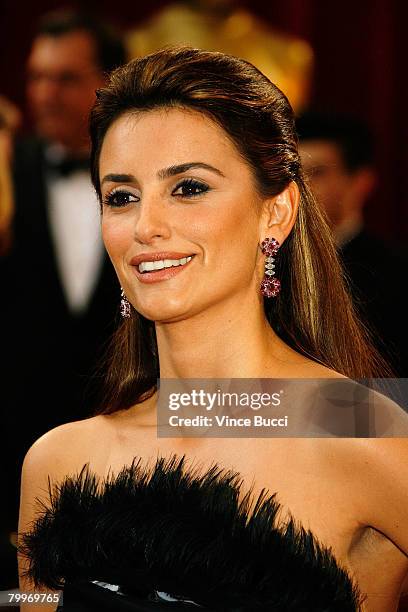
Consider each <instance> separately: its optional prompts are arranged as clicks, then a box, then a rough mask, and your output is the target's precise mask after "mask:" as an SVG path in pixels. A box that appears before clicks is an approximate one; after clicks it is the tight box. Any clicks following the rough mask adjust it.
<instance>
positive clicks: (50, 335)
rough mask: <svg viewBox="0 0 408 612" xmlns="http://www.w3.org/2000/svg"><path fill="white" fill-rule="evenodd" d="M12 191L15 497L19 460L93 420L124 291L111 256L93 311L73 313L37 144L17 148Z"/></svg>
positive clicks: (7, 323)
mask: <svg viewBox="0 0 408 612" xmlns="http://www.w3.org/2000/svg"><path fill="white" fill-rule="evenodd" d="M14 191H15V218H14V228H13V229H14V243H13V248H12V250H11V252H10V253H9V254H8V256H6V257H4V258H3V259H2V261H1V262H0V274H1V284H2V287H3V298H2V301H1V306H0V308H1V322H0V325H1V328H2V329H1V332H2V333H1V335H2V346H3V351H2V354H3V356H4V358H5V359H4V361H5V364H4V367H3V376H2V378H3V381H2V389H3V391H2V422H3V425H4V426H5V427H6V429H7V431H8V436H9V440H8V451H7V452H8V455H9V457H10V462H11V464H13V462H14V463H15V467H14V466H13V465H12V466H11V470H12V478H13V481H16V484H15V485H14V486H15V492H16V495H17V490H18V475H19V471H20V468H21V461H22V458H23V456H24V453H25V452H26V450H27V449H28V447H29V446H30V445H31V444H32V443H33V441H34V440H35V439H36V438H37V437H38V436H40V435H41V434H42V433H44V432H45V431H47V430H49V429H51V428H52V427H55V426H56V425H59V424H61V423H64V422H67V421H72V420H77V419H80V418H84V417H86V416H89V414H90V413H91V411H92V408H93V403H94V402H95V401H96V399H95V398H96V394H97V391H98V387H100V381H98V380H95V381H93V380H92V372H93V371H94V369H95V367H96V365H97V363H98V360H99V359H100V355H101V353H102V351H103V347H104V345H105V344H106V343H107V341H108V339H109V337H110V335H111V333H112V331H113V329H114V327H115V325H116V322H117V316H118V305H119V300H120V291H119V283H118V281H117V278H116V275H115V273H114V269H113V266H112V264H111V262H110V260H109V259H108V257H107V255H105V260H104V263H103V266H102V269H101V273H100V276H99V278H98V281H97V283H96V286H95V290H94V292H93V295H92V298H91V300H90V302H89V306H88V308H87V310H86V311H85V312H84V313H83V314H81V316H76V315H73V314H72V313H71V312H70V311H69V309H68V306H67V304H66V301H65V297H64V293H63V289H62V286H61V282H60V279H59V274H58V270H57V264H56V259H55V253H54V248H53V243H52V238H51V235H50V228H49V225H48V219H47V190H46V183H45V162H44V149H43V145H42V143H41V142H39V141H38V140H29V141H28V140H27V141H22V142H19V143H17V145H16V148H15V152H14ZM3 448H4V445H3ZM16 479H17V480H16Z"/></svg>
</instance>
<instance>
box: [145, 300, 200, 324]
mask: <svg viewBox="0 0 408 612" xmlns="http://www.w3.org/2000/svg"><path fill="white" fill-rule="evenodd" d="M136 310H137V312H139V313H140V314H141V315H142V316H143V317H145V319H149V320H150V321H154V322H155V323H173V322H176V321H182V320H183V319H188V318H189V317H190V316H191V312H190V309H189V308H188V307H187V306H186V304H185V303H162V304H155V305H153V304H149V306H142V305H137V306H136Z"/></svg>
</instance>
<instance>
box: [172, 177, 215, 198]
mask: <svg viewBox="0 0 408 612" xmlns="http://www.w3.org/2000/svg"><path fill="white" fill-rule="evenodd" d="M207 191H209V187H208V185H206V184H205V183H202V182H201V181H197V180H195V179H185V180H184V181H181V182H180V183H179V184H178V185H177V187H176V189H175V190H174V191H173V195H175V196H181V197H183V198H194V197H196V196H199V195H202V194H203V193H206V192H207Z"/></svg>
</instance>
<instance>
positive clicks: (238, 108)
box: [90, 47, 388, 414]
mask: <svg viewBox="0 0 408 612" xmlns="http://www.w3.org/2000/svg"><path fill="white" fill-rule="evenodd" d="M169 107H177V108H185V109H193V110H195V111H198V112H201V113H203V114H205V115H206V116H208V117H209V118H211V119H212V120H213V121H215V122H216V123H217V124H218V125H219V126H221V127H222V129H223V130H224V131H225V132H226V133H227V134H228V136H229V137H230V139H231V140H232V142H233V143H234V144H235V146H236V147H237V149H238V151H239V152H240V154H241V155H242V156H243V158H244V159H245V160H246V161H247V163H248V164H249V166H250V167H251V169H252V171H253V174H254V177H255V179H256V184H257V188H258V191H259V193H260V195H262V196H265V197H271V196H274V195H277V194H279V193H280V192H281V191H283V189H285V187H286V186H287V185H288V184H289V182H290V181H295V182H296V183H297V185H298V187H299V191H300V206H299V212H298V216H297V220H296V222H295V225H294V227H293V230H292V232H291V234H290V235H289V237H288V238H287V239H286V240H285V242H284V244H283V245H282V248H281V249H280V251H279V258H278V261H279V269H277V272H278V273H279V277H280V278H282V279H284V288H283V290H282V291H281V293H280V295H279V296H278V297H277V298H275V299H274V300H265V314H266V317H267V319H268V321H269V323H270V325H271V326H272V327H273V329H274V330H275V332H276V333H277V334H278V335H279V336H280V337H281V338H282V339H283V340H284V341H285V342H286V343H287V344H288V345H289V346H291V347H292V348H294V349H295V350H297V351H298V352H300V353H302V354H304V355H307V356H308V357H310V358H311V359H313V360H315V361H316V362H319V363H322V364H324V365H326V366H328V367H330V368H333V369H334V370H337V371H338V372H340V373H342V374H344V375H346V376H348V377H350V378H365V377H371V376H381V375H384V374H388V371H387V369H386V366H385V363H384V361H383V360H382V358H381V357H380V356H379V355H378V354H377V352H376V351H375V349H374V348H373V347H372V346H371V343H370V341H369V338H368V333H367V331H366V330H365V329H364V328H363V326H362V325H361V323H360V322H359V321H358V319H357V317H356V314H355V312H354V309H353V305H352V302H351V299H350V297H349V294H348V292H347V290H346V287H345V282H344V278H343V273H342V269H341V266H340V263H339V260H338V256H337V253H336V249H335V246H334V244H333V240H332V236H331V231H330V229H329V227H328V225H327V223H326V221H325V219H324V217H323V214H322V213H321V210H320V208H319V206H318V205H317V203H316V201H315V199H314V197H313V195H312V194H311V192H310V189H309V187H308V185H307V182H306V180H305V177H304V175H303V171H302V168H301V164H300V160H299V154H298V142H297V135H296V131H295V125H294V115H293V111H292V108H291V106H290V104H289V102H288V100H287V98H286V97H285V95H284V94H283V93H282V92H281V91H280V90H279V89H278V88H277V87H276V86H275V85H274V84H273V83H271V82H270V81H269V80H268V79H267V78H266V77H265V76H264V75H263V74H262V73H261V72H260V71H259V70H257V69H256V68H255V67H254V66H252V65H251V64H249V63H248V62H245V61H243V60H240V59H237V58H235V57H231V56H228V55H224V54H222V53H216V52H210V51H202V50H198V49H192V48H190V47H169V48H166V49H163V50H161V51H157V52H155V53H153V54H151V55H148V56H146V57H142V58H140V59H135V60H133V61H131V62H129V63H128V64H126V65H125V66H123V67H121V68H118V69H117V70H115V71H114V72H113V73H112V74H111V77H110V81H109V83H108V85H107V86H106V87H105V88H103V89H101V90H99V91H98V92H97V102H96V104H95V106H94V108H93V110H92V114H91V120H90V131H91V140H92V154H91V164H92V165H91V169H92V180H93V184H94V186H95V189H96V191H97V193H98V195H99V197H100V196H101V193H100V185H99V156H100V151H101V146H102V143H103V139H104V136H105V134H106V131H107V129H108V128H109V126H110V125H111V124H112V123H113V121H115V120H116V119H117V118H118V117H119V116H120V115H122V114H124V113H127V112H137V111H148V110H152V109H156V108H169ZM107 360H108V363H107V376H106V378H105V382H106V384H105V389H104V395H103V401H102V404H101V406H100V408H99V410H98V412H99V413H104V414H107V413H110V412H115V411H116V410H119V409H122V408H128V407H130V406H131V405H133V404H135V403H139V402H141V401H143V400H144V399H146V398H147V397H149V396H150V395H152V394H153V393H154V391H155V390H156V385H157V379H158V377H159V361H158V354H157V343H156V334H155V327H154V322H152V321H149V320H147V319H146V318H144V317H143V316H142V315H140V314H139V313H137V312H136V311H135V310H134V309H133V308H132V315H131V318H130V319H127V320H124V321H123V322H122V324H121V325H120V326H119V328H118V330H117V332H116V334H115V335H114V337H113V340H112V345H111V349H110V352H109V356H108V358H107Z"/></svg>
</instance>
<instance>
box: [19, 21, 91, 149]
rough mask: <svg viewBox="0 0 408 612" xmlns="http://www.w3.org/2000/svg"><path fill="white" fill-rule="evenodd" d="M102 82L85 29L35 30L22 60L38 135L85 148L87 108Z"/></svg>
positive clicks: (86, 139)
mask: <svg viewBox="0 0 408 612" xmlns="http://www.w3.org/2000/svg"><path fill="white" fill-rule="evenodd" d="M102 85H103V75H102V71H101V69H100V67H99V66H98V64H97V58H96V49H95V43H94V41H93V39H92V37H91V35H89V34H88V33H87V32H85V31H81V30H78V31H73V32H69V33H67V34H62V35H60V36H50V35H41V36H38V37H37V38H36V39H35V40H34V43H33V46H32V49H31V53H30V56H29V60H28V81H27V98H28V104H29V108H30V111H31V113H32V117H33V120H34V124H35V129H36V131H37V133H38V134H39V136H41V137H42V138H45V139H46V140H48V141H50V142H56V143H59V144H62V145H64V146H65V147H66V148H68V149H70V150H72V151H80V150H87V149H88V147H89V142H88V114H89V111H90V109H91V107H92V105H93V102H94V100H95V90H96V89H98V88H99V87H101V86H102Z"/></svg>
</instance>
